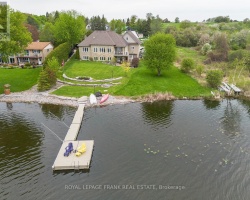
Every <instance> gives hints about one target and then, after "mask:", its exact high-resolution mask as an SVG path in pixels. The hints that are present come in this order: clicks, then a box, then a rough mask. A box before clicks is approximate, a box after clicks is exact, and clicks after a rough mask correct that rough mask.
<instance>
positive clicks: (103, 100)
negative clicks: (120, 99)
mask: <svg viewBox="0 0 250 200" xmlns="http://www.w3.org/2000/svg"><path fill="white" fill-rule="evenodd" d="M108 98H109V94H105V95H104V96H103V97H102V98H101V101H100V104H102V103H104V102H105V101H107V100H108Z"/></svg>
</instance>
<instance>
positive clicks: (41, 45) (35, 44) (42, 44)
mask: <svg viewBox="0 0 250 200" xmlns="http://www.w3.org/2000/svg"><path fill="white" fill-rule="evenodd" d="M49 44H51V43H50V42H32V43H30V44H29V45H28V47H27V48H26V50H43V49H44V48H45V47H47V46H48V45H49Z"/></svg>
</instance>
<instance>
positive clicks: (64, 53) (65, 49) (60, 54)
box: [43, 42, 71, 66]
mask: <svg viewBox="0 0 250 200" xmlns="http://www.w3.org/2000/svg"><path fill="white" fill-rule="evenodd" d="M70 52H71V45H70V44H69V43H67V42H65V43H63V44H60V45H59V46H58V47H56V48H55V49H54V50H53V51H52V52H50V53H49V55H48V56H47V57H46V59H45V61H44V63H43V64H44V65H45V66H46V65H48V60H51V59H52V58H53V57H55V58H56V59H57V61H58V62H59V63H62V62H63V61H66V60H68V58H69V54H70Z"/></svg>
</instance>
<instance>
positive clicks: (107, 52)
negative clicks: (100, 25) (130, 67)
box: [78, 31, 141, 62]
mask: <svg viewBox="0 0 250 200" xmlns="http://www.w3.org/2000/svg"><path fill="white" fill-rule="evenodd" d="M140 44H141V42H140V40H139V39H138V37H137V36H136V35H135V34H134V33H133V32H131V31H127V32H125V33H124V34H123V35H119V34H117V33H115V32H114V31H94V32H93V33H92V34H90V35H89V36H88V37H87V38H85V39H84V40H83V41H82V42H81V43H80V44H78V47H79V54H80V59H81V60H91V59H93V60H94V61H111V60H112V58H113V57H115V58H116V59H117V62H121V61H129V62H131V61H132V59H133V58H139V53H140Z"/></svg>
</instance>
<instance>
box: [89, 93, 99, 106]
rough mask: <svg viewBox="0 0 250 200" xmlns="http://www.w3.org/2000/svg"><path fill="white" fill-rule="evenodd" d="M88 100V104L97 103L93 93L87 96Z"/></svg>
mask: <svg viewBox="0 0 250 200" xmlns="http://www.w3.org/2000/svg"><path fill="white" fill-rule="evenodd" d="M89 101H90V104H94V103H97V100H96V96H95V95H94V94H91V95H90V96H89Z"/></svg>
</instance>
